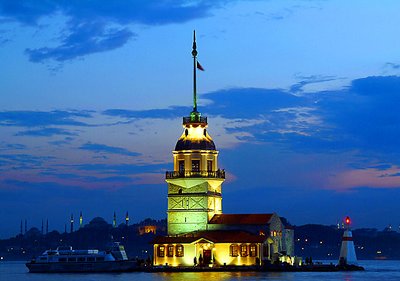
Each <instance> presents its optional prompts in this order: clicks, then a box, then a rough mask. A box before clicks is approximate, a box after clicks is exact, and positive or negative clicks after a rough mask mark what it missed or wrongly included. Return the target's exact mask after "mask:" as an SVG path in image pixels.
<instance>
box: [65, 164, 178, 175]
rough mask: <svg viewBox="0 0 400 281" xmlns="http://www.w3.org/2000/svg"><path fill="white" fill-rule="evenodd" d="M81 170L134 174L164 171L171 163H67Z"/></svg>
mask: <svg viewBox="0 0 400 281" xmlns="http://www.w3.org/2000/svg"><path fill="white" fill-rule="evenodd" d="M66 166H67V167H70V168H75V169H77V170H81V171H96V172H99V173H101V174H116V175H132V174H141V173H163V172H165V171H166V170H167V169H170V168H171V164H170V163H167V164H148V165H132V164H78V165H66Z"/></svg>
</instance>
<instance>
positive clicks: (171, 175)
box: [165, 170, 225, 179]
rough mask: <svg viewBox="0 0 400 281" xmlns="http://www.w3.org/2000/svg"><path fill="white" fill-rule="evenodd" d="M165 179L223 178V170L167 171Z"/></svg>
mask: <svg viewBox="0 0 400 281" xmlns="http://www.w3.org/2000/svg"><path fill="white" fill-rule="evenodd" d="M165 178H166V179H177V178H215V179H225V170H217V171H167V172H166V173H165Z"/></svg>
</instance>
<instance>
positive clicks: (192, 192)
mask: <svg viewBox="0 0 400 281" xmlns="http://www.w3.org/2000/svg"><path fill="white" fill-rule="evenodd" d="M192 56H193V110H192V112H191V113H190V116H188V117H183V134H182V135H181V137H180V138H179V139H178V142H177V143H176V146H175V150H174V151H173V152H172V154H173V162H174V170H173V171H170V172H166V182H167V183H168V211H167V223H168V235H178V234H183V233H187V232H192V231H196V230H207V228H208V227H207V226H208V222H209V220H210V219H211V218H212V217H213V216H214V215H215V214H221V213H222V195H221V185H222V183H223V182H224V180H225V171H224V170H220V169H219V168H218V151H217V150H216V148H215V144H214V142H213V140H212V138H211V136H210V135H209V134H208V132H207V126H208V123H207V117H203V116H201V113H200V112H198V111H197V93H196V70H197V68H198V69H201V70H203V68H202V67H201V66H200V65H199V63H198V62H197V46H196V34H195V33H194V38H193V50H192Z"/></svg>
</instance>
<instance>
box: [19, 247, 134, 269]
mask: <svg viewBox="0 0 400 281" xmlns="http://www.w3.org/2000/svg"><path fill="white" fill-rule="evenodd" d="M26 266H27V267H28V269H29V272H33V273H39V272H40V273H51V272H122V271H134V270H136V269H137V264H136V261H133V260H129V259H128V257H127V255H126V252H125V248H124V246H122V245H120V244H119V243H118V242H114V243H113V244H112V246H111V247H110V249H108V250H107V251H99V250H74V249H72V247H71V246H63V247H58V248H57V249H56V250H47V251H45V252H44V253H43V254H41V255H40V256H38V257H36V258H34V259H32V260H31V261H30V262H27V263H26Z"/></svg>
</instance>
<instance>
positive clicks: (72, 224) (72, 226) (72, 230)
mask: <svg viewBox="0 0 400 281" xmlns="http://www.w3.org/2000/svg"><path fill="white" fill-rule="evenodd" d="M70 223H71V233H72V232H74V215H73V214H71V219H70Z"/></svg>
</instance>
